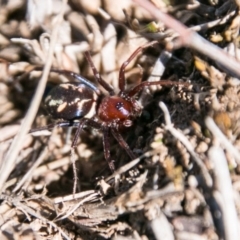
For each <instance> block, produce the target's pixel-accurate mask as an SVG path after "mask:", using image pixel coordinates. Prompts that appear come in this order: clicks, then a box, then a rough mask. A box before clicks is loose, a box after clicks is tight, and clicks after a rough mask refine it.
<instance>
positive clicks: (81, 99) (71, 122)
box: [32, 41, 188, 171]
mask: <svg viewBox="0 0 240 240" xmlns="http://www.w3.org/2000/svg"><path fill="white" fill-rule="evenodd" d="M155 43H157V42H156V41H154V42H151V43H148V44H146V45H144V46H141V47H139V48H138V49H137V50H135V52H134V53H133V54H132V55H131V56H130V57H129V58H128V60H127V61H125V62H124V63H123V64H122V66H121V68H120V71H119V80H118V85H119V89H120V91H119V92H118V93H116V92H115V91H114V89H113V87H112V86H111V85H109V84H108V83H107V82H105V81H104V80H103V79H102V78H101V76H100V74H99V73H98V71H97V69H96V68H95V66H94V64H93V62H92V59H91V56H90V53H89V52H87V53H85V56H86V58H87V60H88V63H89V64H90V66H91V68H92V71H93V74H94V77H95V79H96V81H97V82H98V83H99V84H100V85H101V86H102V87H103V88H104V89H105V90H106V91H107V92H108V93H109V95H108V96H106V95H104V94H103V93H101V92H100V90H99V89H98V88H97V87H96V86H95V85H94V84H92V83H91V82H89V81H88V80H87V79H85V78H83V77H82V76H80V75H78V74H76V73H73V72H68V71H65V70H52V71H53V72H58V73H60V74H64V75H70V76H72V77H73V78H75V80H78V83H64V84H60V85H58V86H56V87H54V88H53V89H52V90H51V91H50V93H49V95H48V96H47V98H46V100H45V104H46V108H47V111H48V112H49V114H50V115H51V116H52V118H55V119H63V120H64V121H61V122H59V123H56V124H51V125H48V126H45V127H42V128H38V129H34V130H32V132H33V131H36V130H44V129H52V128H53V127H55V126H60V127H67V126H74V127H77V130H76V133H75V136H74V139H73V142H72V148H74V147H75V146H76V145H77V140H78V136H79V134H80V131H81V130H82V129H83V127H85V126H90V127H93V128H96V129H100V130H102V133H103V147H104V156H105V159H106V160H107V162H108V165H109V167H110V169H111V171H114V170H115V167H114V163H113V160H112V159H111V155H110V143H109V137H110V133H111V134H112V135H113V136H114V138H115V139H116V140H117V141H118V143H119V144H120V145H121V147H122V148H123V149H124V150H125V151H126V152H127V154H128V155H129V156H130V158H131V159H134V158H136V156H135V154H134V153H133V152H132V150H131V149H130V148H129V146H128V144H127V143H126V141H125V140H124V139H123V137H122V136H121V134H120V132H119V129H121V128H123V127H125V128H127V127H130V126H132V124H133V120H134V119H135V118H136V117H138V116H140V115H141V111H142V106H141V105H140V103H139V102H138V101H137V100H136V95H137V94H138V93H139V92H140V91H141V90H142V89H143V88H144V87H146V86H150V85H179V84H181V85H188V84H184V83H177V82H172V81H155V82H142V83H140V84H138V85H137V86H135V87H133V88H132V89H130V90H126V83H125V68H126V67H127V65H128V64H129V63H130V61H132V60H133V58H135V57H136V55H137V54H138V53H140V52H141V51H142V50H143V49H145V48H147V47H149V46H151V45H153V44H155Z"/></svg>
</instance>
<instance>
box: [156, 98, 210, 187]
mask: <svg viewBox="0 0 240 240" xmlns="http://www.w3.org/2000/svg"><path fill="white" fill-rule="evenodd" d="M159 106H160V108H161V109H162V111H163V113H164V118H165V123H166V125H165V129H166V130H168V131H169V132H170V133H171V134H172V135H173V136H174V137H175V138H176V139H178V140H179V141H180V142H181V143H182V144H183V145H184V146H185V148H186V149H187V150H188V152H189V153H190V154H191V156H192V158H193V160H194V161H195V163H196V164H197V165H198V166H199V168H200V169H201V172H202V174H203V177H204V180H205V182H206V185H207V186H208V187H212V184H213V182H212V178H211V176H210V174H209V173H208V170H207V168H206V166H205V165H204V164H203V162H202V160H201V159H200V157H199V156H198V155H197V153H196V152H195V151H194V149H193V147H192V145H191V143H190V142H189V140H188V139H187V138H186V137H185V136H184V135H183V134H182V133H181V132H180V131H178V130H177V129H175V128H174V127H173V125H172V123H171V118H170V114H169V111H168V109H167V107H166V105H165V104H164V103H163V102H160V104H159Z"/></svg>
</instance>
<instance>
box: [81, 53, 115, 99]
mask: <svg viewBox="0 0 240 240" xmlns="http://www.w3.org/2000/svg"><path fill="white" fill-rule="evenodd" d="M85 57H86V59H87V61H88V64H89V65H90V67H91V68H92V71H93V75H94V77H95V79H96V81H97V82H98V83H99V84H100V85H101V86H102V87H103V88H104V89H106V90H107V91H108V92H109V94H110V95H111V96H113V95H115V92H114V90H113V88H112V86H111V85H109V84H108V83H107V82H106V81H104V80H103V79H102V77H101V75H100V74H99V72H98V70H97V69H96V67H95V66H94V64H93V61H92V58H91V55H90V53H89V52H85Z"/></svg>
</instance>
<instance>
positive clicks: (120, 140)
mask: <svg viewBox="0 0 240 240" xmlns="http://www.w3.org/2000/svg"><path fill="white" fill-rule="evenodd" d="M111 132H112V135H113V136H114V138H115V139H116V140H117V141H118V143H119V144H120V146H121V147H122V148H123V149H124V150H125V151H126V152H127V154H128V155H129V157H130V158H131V159H135V158H136V156H135V154H134V153H133V151H132V150H131V149H130V147H129V146H128V144H127V143H126V141H125V140H124V139H123V137H122V135H121V134H120V133H119V132H118V131H117V130H116V129H115V128H111Z"/></svg>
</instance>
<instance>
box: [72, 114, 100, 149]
mask: <svg viewBox="0 0 240 240" xmlns="http://www.w3.org/2000/svg"><path fill="white" fill-rule="evenodd" d="M84 126H89V127H92V128H95V129H100V128H101V124H100V123H98V122H95V121H94V120H92V119H89V118H82V119H80V121H79V122H78V126H77V130H76V132H75V135H74V138H73V141H72V146H71V147H72V148H75V147H76V146H77V140H78V137H79V134H80V132H81V130H82V129H83V127H84Z"/></svg>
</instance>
